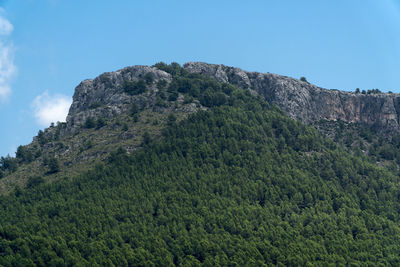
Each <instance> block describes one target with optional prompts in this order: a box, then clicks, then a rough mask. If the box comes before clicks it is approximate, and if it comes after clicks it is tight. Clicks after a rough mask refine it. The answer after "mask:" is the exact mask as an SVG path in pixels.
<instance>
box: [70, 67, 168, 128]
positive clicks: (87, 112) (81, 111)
mask: <svg viewBox="0 0 400 267" xmlns="http://www.w3.org/2000/svg"><path fill="white" fill-rule="evenodd" d="M147 73H151V74H152V78H153V80H154V81H153V82H152V83H151V84H150V85H147V87H148V88H149V90H148V93H146V95H145V96H144V95H130V94H127V93H125V92H124V88H123V87H124V84H125V83H127V82H132V81H138V80H140V79H142V78H143V77H144V76H145V75H146V74H147ZM161 79H162V80H165V81H166V82H167V83H169V82H170V81H171V79H172V78H171V75H170V74H168V73H166V72H164V71H162V70H158V69H156V68H153V67H148V66H133V67H126V68H124V69H121V70H118V71H115V72H106V73H103V74H101V75H100V76H98V77H97V78H95V79H93V80H84V81H82V82H81V83H80V84H79V85H78V86H77V87H76V88H75V93H74V95H73V102H72V105H71V107H70V110H69V113H68V116H67V127H66V128H67V129H68V131H73V130H74V129H76V128H79V127H81V126H82V125H83V124H84V123H85V121H86V119H87V118H88V117H93V118H98V117H100V116H101V117H104V118H110V117H113V116H116V115H119V114H121V113H123V112H127V111H128V110H129V109H130V108H131V106H132V103H136V104H137V105H138V106H139V107H141V108H145V107H146V106H151V105H152V103H153V102H154V101H155V99H154V93H155V92H157V90H158V88H157V82H158V81H159V80H161Z"/></svg>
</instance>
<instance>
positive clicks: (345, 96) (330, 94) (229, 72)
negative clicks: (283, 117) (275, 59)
mask: <svg viewBox="0 0 400 267" xmlns="http://www.w3.org/2000/svg"><path fill="white" fill-rule="evenodd" d="M183 67H184V68H185V69H186V70H188V71H189V72H195V73H202V74H204V75H208V76H211V77H214V78H215V79H217V80H218V81H221V82H228V83H232V84H234V85H237V86H239V87H241V88H245V89H250V90H252V91H255V92H257V93H258V94H260V95H262V96H263V97H264V98H265V99H266V100H267V101H268V102H270V103H274V104H276V105H278V106H279V107H280V108H281V109H283V110H284V111H286V112H287V114H288V115H289V116H291V117H292V118H295V119H299V120H301V121H303V122H305V123H308V124H310V123H313V122H317V121H320V120H330V121H337V120H342V121H345V122H350V123H353V122H360V123H365V124H368V125H371V126H372V125H374V126H378V127H383V128H384V129H385V130H395V131H400V127H399V112H400V95H399V94H383V93H382V94H355V93H350V92H343V91H338V90H327V89H323V88H320V87H317V86H315V85H312V84H310V83H307V82H302V81H299V80H297V79H293V78H289V77H286V76H281V75H276V74H271V73H258V72H246V71H243V70H240V69H238V68H233V67H228V66H224V65H214V64H206V63H201V62H189V63H186V64H184V66H183Z"/></svg>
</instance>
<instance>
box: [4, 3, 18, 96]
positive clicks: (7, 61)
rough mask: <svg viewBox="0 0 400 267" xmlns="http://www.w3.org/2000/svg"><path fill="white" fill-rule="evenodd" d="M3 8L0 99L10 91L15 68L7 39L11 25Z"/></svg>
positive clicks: (12, 50)
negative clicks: (4, 15)
mask: <svg viewBox="0 0 400 267" xmlns="http://www.w3.org/2000/svg"><path fill="white" fill-rule="evenodd" d="M3 13H4V9H0V100H5V99H6V98H7V96H8V95H9V94H10V92H11V86H10V83H11V79H12V77H13V76H14V75H15V73H16V71H17V68H16V66H15V65H14V47H13V44H12V42H11V40H9V35H10V34H11V33H12V31H13V29H14V27H13V25H12V24H11V23H10V22H9V21H8V20H7V19H5V18H4V17H3Z"/></svg>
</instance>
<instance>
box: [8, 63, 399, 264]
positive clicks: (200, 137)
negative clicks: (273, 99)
mask: <svg viewBox="0 0 400 267" xmlns="http://www.w3.org/2000/svg"><path fill="white" fill-rule="evenodd" d="M154 69H157V71H162V72H163V73H165V74H167V75H170V76H168V77H170V80H169V81H168V82H167V84H165V83H164V82H161V83H162V84H159V83H158V82H157V83H155V81H154V80H152V81H151V83H150V82H149V84H148V85H150V86H148V85H146V86H144V87H143V86H142V85H143V84H142V85H140V84H138V83H139V81H140V79H138V80H134V81H135V82H134V83H133V84H132V83H128V84H125V85H124V86H123V87H120V88H122V92H124V93H122V95H124V94H126V95H127V96H129V97H132V99H136V98H137V99H145V98H144V97H145V96H146V97H147V98H148V99H149V100H147V101H148V102H147V101H146V102H144V103H149V104H146V106H145V107H143V108H140V107H138V106H139V105H138V104H137V103H139V102H137V101H136V100H135V102H134V103H135V104H136V107H135V108H133V109H134V110H133V111H132V107H131V108H130V109H128V108H127V109H126V111H125V112H121V113H119V114H118V115H117V116H110V117H109V118H107V119H105V122H106V123H105V124H106V125H103V126H101V127H98V123H96V124H94V125H92V122H93V121H97V120H98V118H99V117H96V120H91V119H89V118H92V116H83V115H82V116H81V115H79V116H81V117H82V118H84V117H85V119H82V120H79V123H77V122H76V121H74V123H73V124H72V122H71V118H69V119H68V122H67V125H66V126H60V127H64V128H63V129H60V134H59V135H58V138H59V139H58V141H55V140H54V138H53V139H52V138H48V137H50V136H53V135H52V132H53V131H55V129H57V128H56V127H54V128H52V129H49V130H47V131H46V133H43V136H44V137H43V138H45V142H44V141H43V142H42V144H40V140H39V139H40V138H37V140H35V142H39V143H38V146H40V148H41V149H42V154H46V153H48V154H51V153H53V155H54V156H57V158H58V159H59V161H64V160H65V156H63V154H62V153H58V152H56V151H55V150H52V149H53V146H52V145H50V144H53V143H54V142H67V141H68V142H75V141H73V140H72V139H69V138H77V139H79V138H82V139H85V138H87V137H88V136H90V135H91V134H92V135H93V137H96V136H97V135H101V136H102V138H103V139H99V140H97V139H92V140H94V141H93V144H92V146H93V147H91V148H88V150H87V154H86V155H89V154H90V153H91V152H90V151H92V150H91V149H94V148H95V147H96V148H97V149H100V150H102V151H105V154H104V156H103V157H99V158H101V162H98V163H94V162H91V163H90V164H89V162H90V161H88V159H86V158H84V157H83V158H82V159H80V160H82V161H84V162H86V164H87V165H88V168H90V169H91V170H89V171H85V170H83V169H79V168H76V167H74V166H77V165H76V164H75V163H74V164H72V165H71V166H67V165H63V166H62V167H61V170H59V171H58V172H56V173H55V174H49V173H48V171H43V172H42V175H39V174H40V170H36V172H37V173H38V175H39V176H37V177H36V178H35V179H28V187H27V188H26V189H21V188H20V187H16V188H15V189H14V190H13V191H12V192H11V194H9V195H4V196H1V197H0V265H4V266H73V265H83V266H96V265H98V266H113V265H115V266H174V265H178V266H200V265H205V266H228V265H229V266H245V265H250V266H262V265H266V266H328V265H332V266H357V265H365V266H389V265H391V266H397V265H399V264H400V256H399V255H400V254H399V251H400V238H399V237H400V227H399V226H400V224H399V222H400V213H399V211H400V202H399V197H400V178H399V176H398V175H395V174H394V172H393V171H391V170H388V169H386V168H383V167H379V166H376V165H375V164H372V163H370V162H368V158H366V157H365V156H363V155H356V154H352V153H349V152H348V151H346V150H345V149H344V148H343V147H342V146H340V145H337V144H335V143H334V142H332V141H331V140H330V139H328V138H326V137H324V136H322V135H321V134H319V133H318V132H317V130H315V129H314V128H312V127H309V126H306V125H304V124H303V123H301V122H299V121H295V120H293V119H291V118H289V117H288V116H287V115H285V113H284V112H282V111H281V110H280V109H279V108H278V107H276V106H274V105H271V104H269V103H268V102H267V101H265V100H264V99H263V98H262V97H260V96H258V95H256V94H252V92H251V91H250V90H244V89H242V88H238V87H236V86H233V85H232V84H228V83H221V82H217V81H216V80H214V79H210V78H209V77H206V76H204V75H200V74H194V73H190V72H188V71H187V70H185V68H181V67H180V66H179V65H177V64H171V65H165V64H156V65H155V66H154ZM110 75H111V76H112V75H113V74H110ZM144 75H146V73H143V76H142V77H143V79H144V80H143V82H145V77H144ZM163 84H164V85H163ZM160 89H161V90H160ZM81 92H84V90H82V91H79V94H80V93H81ZM77 94H78V93H77ZM160 94H164V96H162V95H161V96H160ZM141 97H142V98H141ZM147 98H146V99H147ZM99 99H104V97H101V98H99ZM151 99H153V100H151ZM74 100H75V99H74ZM152 101H153V102H152ZM163 101H164V102H163ZM132 104H133V103H127V107H128V106H129V105H132ZM192 104H193V105H192ZM147 105H148V106H147ZM189 107H192V108H189ZM187 108H189V112H187V111H185V112H183V111H182V110H187ZM96 109H99V111H98V112H100V110H102V109H104V110H108V106H107V105H105V106H102V105H101V104H100V105H98V104H96V105H94V108H93V107H92V108H90V105H86V104H84V103H81V105H77V106H76V107H74V108H73V109H72V110H74V112H75V111H76V112H78V113H77V114H79V112H83V113H85V112H87V113H91V112H97V111H96ZM93 110H94V111H93ZM101 112H103V111H101ZM149 112H154V113H151V114H153V115H152V116H156V114H161V115H160V117H157V119H159V120H160V121H159V123H154V121H152V122H150V121H149V123H146V119H145V120H143V118H144V117H145V116H147V115H145V114H148V113H149ZM101 114H103V115H102V116H105V115H106V114H107V113H101ZM136 115H138V116H139V117H137V116H136ZM96 116H97V115H96ZM121 116H122V117H121ZM157 116H158V115H157ZM162 116H163V117H162ZM121 118H124V122H125V123H126V124H127V127H126V128H127V130H126V131H128V132H129V131H132V132H133V131H135V129H142V127H145V129H144V130H142V132H141V133H142V134H140V135H133V134H132V135H130V136H131V138H127V139H126V140H128V139H129V140H130V141H129V142H132V144H134V145H125V146H124V145H123V144H124V143H123V142H117V141H115V143H114V145H115V146H114V152H111V153H109V152H107V151H112V149H111V146H110V147H107V146H105V145H104V143H102V140H112V139H110V136H112V133H114V134H115V140H117V139H118V138H119V137H120V136H121V130H122V129H121V128H122V126H118V125H117V123H116V120H118V119H121ZM161 120H162V121H163V122H162V123H161ZM69 123H70V125H69ZM120 123H121V122H120ZM76 125H80V127H77V126H76ZM115 125H116V126H115ZM89 126H90V127H89ZM114 126H115V128H113V127H114ZM153 126H154V127H155V128H153ZM107 127H108V128H107ZM119 127H120V128H119ZM146 127H147V128H146ZM126 128H125V129H126ZM154 129H157V130H154ZM153 130H154V132H153ZM96 131H99V132H96ZM102 131H104V132H103V133H102ZM96 133H97V134H96ZM46 138H47V139H46ZM69 140H71V141H69ZM78 143H79V142H78ZM46 145H47V147H46ZM67 145H68V144H67ZM119 145H120V146H121V148H120V149H116V146H117V147H118V146H119ZM32 146H33V145H32ZM103 146H104V147H105V148H103ZM28 148H29V147H28ZM69 149H71V150H72V151H76V150H74V149H73V147H70V148H69ZM71 153H77V152H71ZM81 153H83V152H81ZM85 153H86V152H85ZM72 155H73V154H72ZM42 157H43V155H40V156H38V157H37V158H36V159H33V160H32V161H31V162H29V163H21V165H20V167H19V168H20V169H22V168H27V169H28V171H29V170H30V166H32V165H30V164H35V162H36V161H38V162H39V161H40V159H42ZM22 159H23V157H22ZM18 160H21V157H20V158H18ZM46 168H47V167H46ZM19 171H20V172H21V170H17V171H16V172H14V173H11V174H8V175H7V176H6V177H5V178H4V179H9V180H11V178H12V177H17V176H15V174H16V173H18V172H19ZM59 173H62V174H63V175H62V176H60V177H58V178H57V179H54V180H55V181H54V182H52V183H45V182H44V181H45V180H48V179H47V178H48V177H53V175H58V174H59ZM20 174H21V175H22V172H21V173H20ZM43 177H45V179H43ZM41 178H42V179H41Z"/></svg>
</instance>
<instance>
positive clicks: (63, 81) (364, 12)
mask: <svg viewBox="0 0 400 267" xmlns="http://www.w3.org/2000/svg"><path fill="white" fill-rule="evenodd" d="M0 7H1V9H0V113H1V120H2V126H1V128H0V140H1V141H0V155H6V154H7V153H10V154H12V153H13V152H14V151H15V149H16V148H17V146H18V145H21V144H27V143H29V142H30V141H31V140H32V137H33V136H34V135H36V134H37V132H38V130H39V129H43V128H45V127H46V126H47V125H48V124H49V123H50V121H52V120H57V119H59V120H62V119H64V118H65V115H66V114H65V113H66V111H67V110H68V105H69V104H70V101H71V97H72V95H73V92H74V88H75V86H76V85H78V84H79V82H80V81H81V80H83V79H88V78H94V77H96V76H98V75H99V74H101V73H103V72H106V71H114V70H117V69H120V68H123V67H125V66H130V65H152V64H154V63H156V62H159V61H164V62H167V63H170V62H172V61H176V62H178V63H181V64H182V63H185V62H188V61H205V62H209V63H222V64H225V65H231V66H237V67H240V68H243V69H245V70H250V71H259V72H272V73H278V74H282V75H287V76H291V77H295V78H299V77H300V76H305V77H307V79H308V80H309V81H310V82H312V83H314V84H316V85H319V86H321V87H325V88H337V89H342V90H354V89H355V88H356V87H359V88H361V89H372V88H379V89H381V90H382V91H389V90H391V91H393V92H400V83H399V80H398V77H399V73H400V1H398V0H379V1H375V0H374V1H372V0H363V1H361V0H351V1H348V0H347V1H344V0H336V1H316V0H315V1H313V0H308V1H295V0H293V1H285V0H282V1H272V0H270V1H235V0H230V1H218V2H217V1H207V0H206V1H183V0H182V1H161V0H160V1H151V0H149V1H128V0H117V1H103V0H96V1H94V0H92V1H90V0H88V1H78V0H69V1H65V0H64V1H62V0H23V1H15V0H14V1H11V0H10V1H7V0H0Z"/></svg>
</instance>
